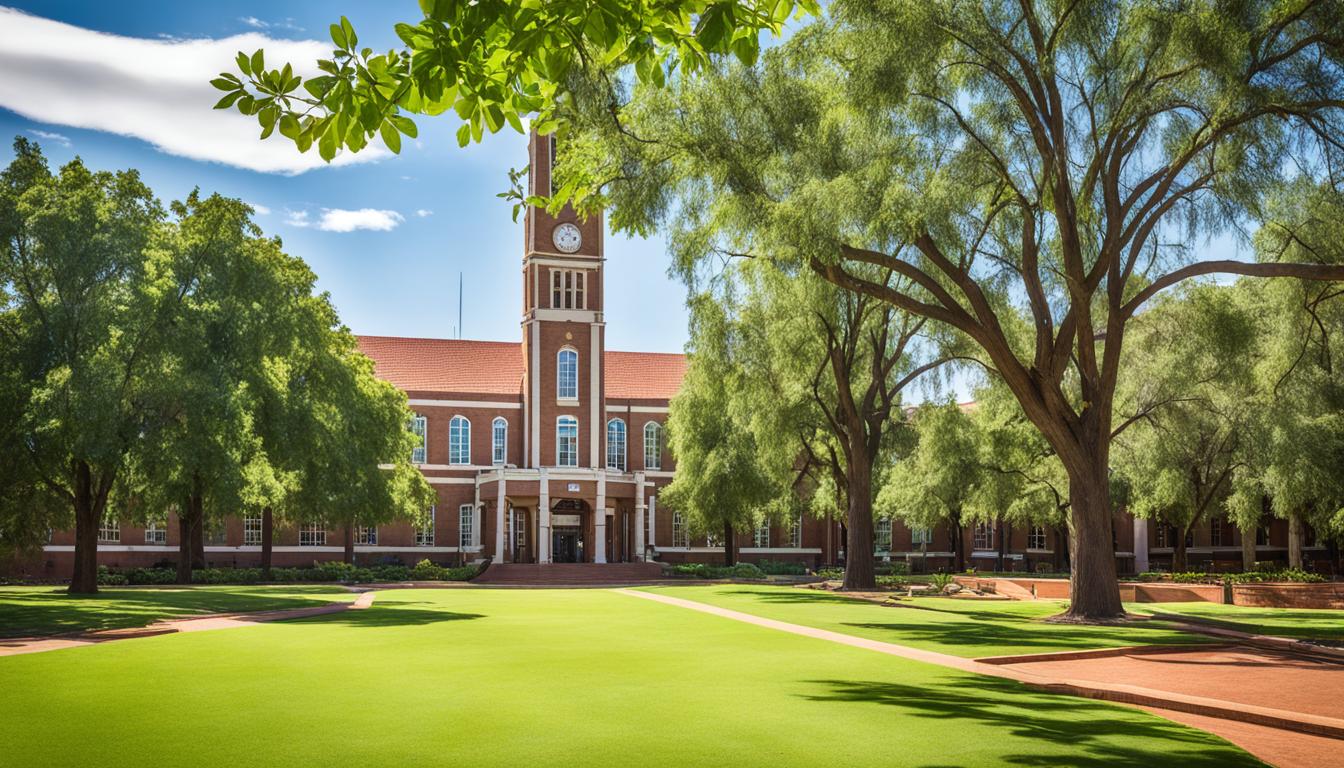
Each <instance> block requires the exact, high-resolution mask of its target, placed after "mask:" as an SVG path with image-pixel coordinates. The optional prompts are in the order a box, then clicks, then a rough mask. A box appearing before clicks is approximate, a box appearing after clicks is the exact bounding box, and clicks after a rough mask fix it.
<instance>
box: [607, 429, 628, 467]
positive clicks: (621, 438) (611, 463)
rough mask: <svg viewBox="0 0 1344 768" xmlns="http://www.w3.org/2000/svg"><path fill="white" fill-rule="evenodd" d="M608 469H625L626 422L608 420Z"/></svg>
mask: <svg viewBox="0 0 1344 768" xmlns="http://www.w3.org/2000/svg"><path fill="white" fill-rule="evenodd" d="M607 469H619V470H620V471H622V472H624V471H625V422H624V421H621V420H620V419H612V420H611V421H608V422H607Z"/></svg>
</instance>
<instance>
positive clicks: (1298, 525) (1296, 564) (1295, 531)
mask: <svg viewBox="0 0 1344 768" xmlns="http://www.w3.org/2000/svg"><path fill="white" fill-rule="evenodd" d="M1288 567H1289V568H1298V569H1300V568H1301V567H1302V516H1301V515H1299V514H1297V513H1296V512H1294V513H1290V514H1289V515H1288Z"/></svg>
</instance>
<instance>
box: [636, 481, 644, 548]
mask: <svg viewBox="0 0 1344 768" xmlns="http://www.w3.org/2000/svg"><path fill="white" fill-rule="evenodd" d="M644 510H645V505H644V473H643V472H636V473H635V561H636V562H643V561H644Z"/></svg>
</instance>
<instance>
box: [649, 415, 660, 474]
mask: <svg viewBox="0 0 1344 768" xmlns="http://www.w3.org/2000/svg"><path fill="white" fill-rule="evenodd" d="M650 436H652V437H650ZM650 448H652V449H653V450H652V451H650V450H649V449H650ZM650 459H652V461H650ZM662 468H663V425H662V424H659V423H658V422H656V421H650V422H647V423H645V424H644V469H652V470H659V469H662Z"/></svg>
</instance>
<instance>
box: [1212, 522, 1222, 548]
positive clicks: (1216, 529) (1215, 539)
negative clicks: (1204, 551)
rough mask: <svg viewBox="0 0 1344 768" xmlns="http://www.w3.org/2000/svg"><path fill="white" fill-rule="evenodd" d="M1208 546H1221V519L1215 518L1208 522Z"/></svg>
mask: <svg viewBox="0 0 1344 768" xmlns="http://www.w3.org/2000/svg"><path fill="white" fill-rule="evenodd" d="M1209 545H1210V546H1214V547H1221V546H1223V519H1222V518H1221V517H1215V518H1213V519H1212V520H1210V521H1209Z"/></svg>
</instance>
